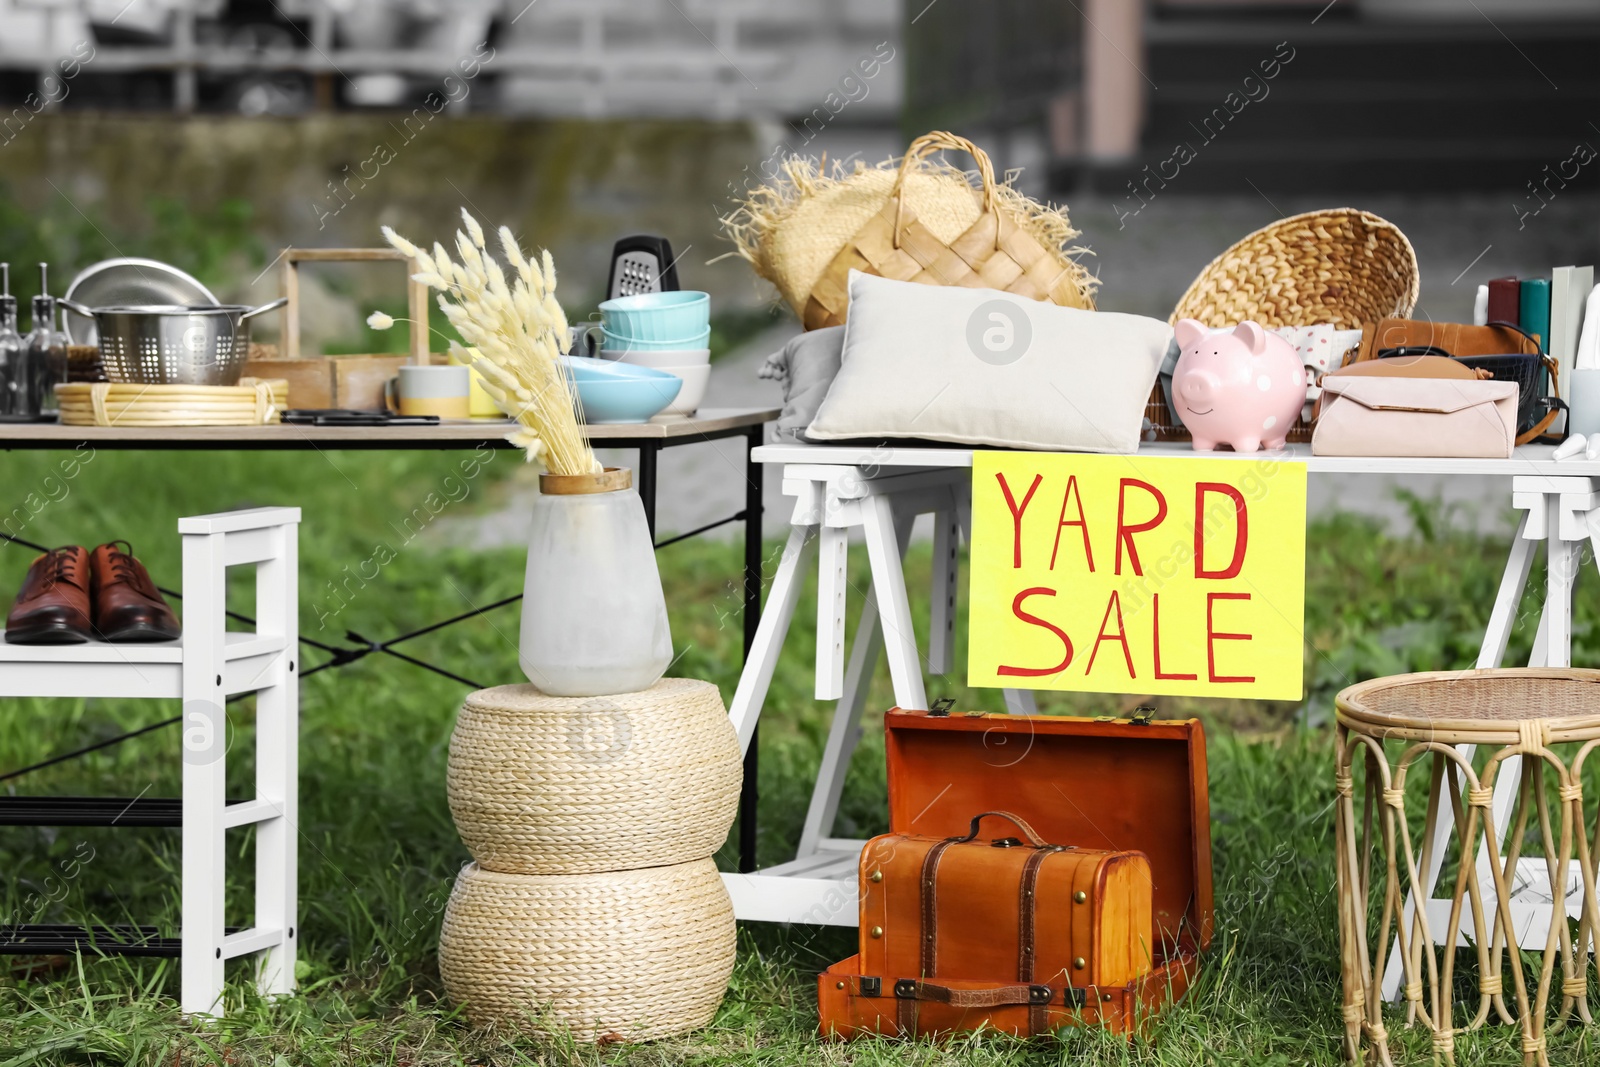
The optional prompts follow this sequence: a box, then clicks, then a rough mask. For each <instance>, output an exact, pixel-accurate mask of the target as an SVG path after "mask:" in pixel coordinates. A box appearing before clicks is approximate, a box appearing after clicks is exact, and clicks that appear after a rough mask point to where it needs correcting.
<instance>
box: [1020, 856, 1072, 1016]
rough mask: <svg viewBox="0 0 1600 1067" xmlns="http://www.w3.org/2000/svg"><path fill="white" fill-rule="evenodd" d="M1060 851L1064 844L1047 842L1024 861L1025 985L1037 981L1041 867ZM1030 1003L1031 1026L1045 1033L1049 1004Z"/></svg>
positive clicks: (1022, 932)
mask: <svg viewBox="0 0 1600 1067" xmlns="http://www.w3.org/2000/svg"><path fill="white" fill-rule="evenodd" d="M1060 851H1061V846H1060V845H1046V846H1045V847H1044V848H1041V849H1037V850H1036V851H1035V852H1034V853H1033V854H1032V855H1031V856H1029V857H1028V858H1027V859H1026V860H1025V861H1024V862H1023V864H1022V885H1021V889H1020V891H1019V894H1018V897H1019V899H1018V901H1017V911H1018V915H1019V922H1018V924H1017V981H1019V982H1022V983H1024V986H1025V987H1026V986H1031V985H1032V984H1033V960H1034V954H1035V944H1034V937H1035V932H1036V926H1037V917H1038V908H1037V905H1036V903H1035V902H1036V900H1037V899H1038V894H1037V893H1036V892H1035V890H1037V889H1038V887H1039V868H1040V867H1042V866H1044V860H1045V857H1046V856H1048V855H1050V853H1052V852H1060ZM1028 1003H1029V1004H1030V1005H1032V1006H1031V1007H1030V1008H1029V1009H1028V1029H1029V1030H1030V1031H1031V1032H1033V1033H1035V1034H1039V1033H1043V1032H1044V1030H1045V1028H1046V1018H1045V1006H1044V1005H1043V1004H1039V1003H1035V1002H1033V1001H1029V1002H1028Z"/></svg>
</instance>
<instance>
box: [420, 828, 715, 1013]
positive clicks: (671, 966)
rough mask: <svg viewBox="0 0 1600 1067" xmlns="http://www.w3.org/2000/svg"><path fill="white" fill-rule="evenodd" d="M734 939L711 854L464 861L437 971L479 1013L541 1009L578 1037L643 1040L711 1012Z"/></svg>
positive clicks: (449, 990) (441, 939)
mask: <svg viewBox="0 0 1600 1067" xmlns="http://www.w3.org/2000/svg"><path fill="white" fill-rule="evenodd" d="M735 941H736V933H735V927H734V921H733V905H732V903H731V902H730V901H729V900H728V891H727V890H726V889H725V888H724V887H723V884H722V877H721V875H719V874H718V873H717V868H716V864H714V863H712V862H711V860H709V859H701V860H696V861H694V862H693V863H682V864H677V865H674V866H670V867H651V868H648V869H645V870H637V871H623V872H620V873H616V874H582V875H545V876H536V875H524V874H499V873H496V872H493V871H485V870H483V869H482V868H481V867H479V866H478V865H477V864H470V865H468V866H467V867H465V868H464V869H463V870H462V872H461V875H460V877H459V878H457V879H456V886H455V890H454V892H452V893H451V895H450V903H449V905H448V906H447V907H446V909H445V913H444V924H443V927H442V928H441V930H440V933H439V973H440V975H441V977H442V978H443V979H444V987H445V991H446V992H447V993H448V994H449V995H450V996H451V997H452V998H453V999H455V1000H457V1001H460V1002H462V1003H464V1004H465V1005H466V1009H467V1014H468V1016H469V1017H470V1018H471V1019H472V1021H473V1022H474V1023H478V1024H482V1023H486V1022H490V1021H493V1020H507V1021H512V1020H522V1019H530V1018H533V1019H537V1018H538V1017H540V1016H542V1015H543V1014H544V1013H545V1012H547V1011H548V1013H549V1015H550V1016H551V1017H553V1018H554V1019H555V1020H556V1021H558V1022H559V1023H561V1024H564V1025H566V1026H569V1027H570V1028H571V1029H572V1031H573V1035H574V1036H575V1037H577V1038H578V1039H579V1040H582V1041H595V1040H600V1039H621V1040H625V1041H648V1040H652V1039H655V1038H662V1037H670V1036H672V1035H674V1034H681V1033H684V1032H686V1031H689V1030H694V1029H697V1028H699V1027H702V1026H704V1025H706V1024H707V1023H709V1022H710V1021H711V1019H712V1017H713V1016H714V1015H715V1014H716V1012H717V1006H718V1005H719V1004H721V1003H722V996H723V993H724V991H725V990H726V989H727V985H728V977H729V975H731V974H732V973H733V962H734V948H735Z"/></svg>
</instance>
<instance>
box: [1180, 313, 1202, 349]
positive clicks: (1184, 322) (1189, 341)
mask: <svg viewBox="0 0 1600 1067" xmlns="http://www.w3.org/2000/svg"><path fill="white" fill-rule="evenodd" d="M1173 332H1174V333H1175V334H1177V337H1178V350H1179V351H1181V352H1187V351H1189V346H1190V345H1193V344H1194V343H1195V342H1196V341H1198V340H1200V338H1202V337H1204V336H1205V335H1206V333H1207V330H1206V328H1205V327H1204V326H1203V325H1201V323H1200V320H1199V319H1179V320H1178V325H1177V326H1176V327H1174V328H1173Z"/></svg>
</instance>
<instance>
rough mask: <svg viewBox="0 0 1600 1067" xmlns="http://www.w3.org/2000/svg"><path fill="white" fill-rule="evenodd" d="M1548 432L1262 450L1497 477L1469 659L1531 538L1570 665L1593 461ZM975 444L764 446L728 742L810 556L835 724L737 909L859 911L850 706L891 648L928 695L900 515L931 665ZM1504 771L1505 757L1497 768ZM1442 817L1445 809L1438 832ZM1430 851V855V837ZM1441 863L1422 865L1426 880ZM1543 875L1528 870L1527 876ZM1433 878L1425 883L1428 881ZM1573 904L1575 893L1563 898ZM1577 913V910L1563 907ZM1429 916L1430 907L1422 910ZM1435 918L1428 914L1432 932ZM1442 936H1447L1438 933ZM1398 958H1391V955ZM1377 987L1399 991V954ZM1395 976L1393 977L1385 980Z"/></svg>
mask: <svg viewBox="0 0 1600 1067" xmlns="http://www.w3.org/2000/svg"><path fill="white" fill-rule="evenodd" d="M1553 451H1554V449H1553V448H1552V447H1551V446H1548V445H1525V446H1522V447H1520V448H1518V449H1517V450H1516V452H1515V454H1514V455H1513V456H1512V457H1511V458H1510V459H1498V460H1468V459H1400V458H1358V457H1326V456H1312V455H1311V454H1310V449H1309V448H1308V447H1307V446H1305V445H1291V446H1290V447H1289V448H1287V449H1285V450H1283V451H1282V452H1279V453H1274V454H1272V455H1271V457H1270V458H1271V459H1278V460H1291V461H1295V462H1302V463H1305V464H1306V467H1307V469H1308V471H1309V473H1311V474H1370V475H1390V476H1405V475H1440V474H1442V475H1456V476H1460V477H1464V478H1501V479H1504V480H1505V481H1506V483H1507V490H1508V491H1509V493H1510V495H1511V501H1510V502H1511V504H1512V505H1513V506H1514V507H1516V508H1517V509H1519V510H1521V511H1522V513H1523V514H1522V518H1521V521H1520V523H1519V525H1518V528H1517V534H1516V538H1515V539H1514V540H1513V542H1512V547H1511V552H1510V555H1509V558H1508V560H1507V562H1506V568H1505V573H1504V575H1503V577H1502V579H1501V583H1500V588H1499V593H1498V596H1497V597H1496V601H1495V605H1494V608H1493V611H1492V613H1491V616H1490V619H1489V625H1488V628H1487V632H1486V633H1485V635H1484V640H1483V646H1482V649H1481V651H1480V653H1479V656H1478V660H1477V663H1476V666H1478V667H1493V666H1499V665H1500V663H1501V660H1502V659H1503V658H1504V656H1505V651H1506V645H1507V641H1508V639H1509V637H1510V635H1511V630H1512V626H1513V624H1514V623H1515V621H1516V612H1517V607H1518V604H1519V603H1520V601H1521V598H1522V593H1523V590H1524V588H1525V586H1526V584H1527V580H1528V577H1529V574H1530V571H1531V569H1532V564H1533V558H1534V555H1535V550H1536V548H1537V547H1538V542H1540V541H1545V542H1547V547H1546V559H1547V566H1546V574H1545V581H1546V589H1547V593H1546V598H1545V603H1544V608H1543V610H1542V612H1541V616H1540V620H1539V628H1538V632H1537V635H1536V638H1535V642H1534V648H1533V654H1532V657H1531V660H1530V665H1535V666H1567V665H1569V664H1570V660H1571V619H1572V611H1571V597H1572V587H1573V582H1574V580H1575V578H1576V576H1577V563H1578V558H1579V553H1580V552H1581V549H1582V543H1583V542H1584V541H1585V540H1591V541H1593V543H1594V544H1595V545H1596V550H1597V555H1600V462H1594V461H1589V460H1585V459H1583V458H1581V457H1580V458H1577V459H1571V460H1564V461H1561V462H1559V463H1557V462H1556V461H1555V460H1553V459H1552V458H1551V454H1552V452H1553ZM1197 455H1201V456H1205V457H1208V458H1218V459H1229V460H1233V461H1236V462H1240V463H1254V462H1261V461H1262V460H1263V459H1267V458H1269V457H1268V454H1266V453H1259V452H1258V453H1251V454H1243V455H1240V454H1237V453H1233V452H1211V453H1196V452H1194V451H1193V450H1192V449H1191V448H1190V447H1189V446H1188V445H1187V444H1150V445H1145V446H1144V447H1142V448H1141V449H1140V451H1139V452H1138V453H1136V454H1133V455H1129V456H1126V457H1125V459H1126V460H1127V462H1128V463H1129V465H1130V470H1136V469H1137V466H1138V464H1139V462H1140V461H1141V459H1144V458H1146V457H1154V456H1160V457H1185V456H1188V457H1194V456H1197ZM972 456H973V451H972V450H971V449H966V448H939V447H927V446H901V445H888V444H880V445H877V446H819V445H802V444H774V445H765V446H763V447H761V448H759V449H757V450H756V451H755V452H754V454H753V458H754V459H755V460H756V461H757V462H760V463H770V464H776V465H779V466H781V467H782V472H783V489H784V493H785V495H787V496H791V497H794V498H795V504H794V511H793V514H792V516H791V518H790V532H789V538H788V543H787V544H786V546H785V548H784V551H783V556H782V558H781V560H780V562H779V566H778V569H777V573H776V574H775V576H774V578H773V583H772V590H771V593H770V594H769V597H768V602H767V606H766V609H765V611H764V612H763V614H762V616H761V622H760V626H759V627H758V629H757V632H756V638H755V644H754V646H753V647H752V649H751V652H750V656H749V658H748V659H747V660H746V663H745V668H744V672H743V674H742V675H741V676H740V679H739V686H738V689H737V691H736V692H735V694H734V698H733V704H732V707H731V709H730V712H729V713H730V715H731V717H732V719H733V723H734V726H735V728H736V729H737V730H738V733H739V740H740V744H741V745H744V746H748V745H749V743H750V739H751V737H752V736H753V734H754V731H755V726H756V722H757V720H758V719H759V718H760V716H761V711H762V707H763V705H764V703H765V701H766V697H767V690H768V687H769V686H770V684H771V681H772V675H773V671H774V669H775V668H776V666H777V662H778V657H779V655H780V654H781V653H782V651H783V645H784V640H785V638H786V636H787V634H788V630H789V624H790V621H791V620H792V619H793V617H794V611H795V607H796V604H797V603H798V600H799V596H800V588H801V585H802V583H803V575H804V570H805V567H806V566H807V565H808V561H809V560H810V559H811V557H812V556H813V555H817V556H818V557H819V573H818V589H817V594H818V611H817V628H818V633H817V642H816V649H817V652H816V697H817V699H819V700H836V701H837V702H838V703H837V706H836V709H835V712H834V717H833V723H832V726H831V728H830V730H829V733H828V739H827V742H826V746H825V748H824V750H823V756H822V764H821V767H820V769H819V772H818V776H817V782H816V785H815V787H814V789H813V792H812V796H811V803H810V806H809V809H808V811H807V813H806V819H805V823H804V826H803V829H802V831H801V836H800V844H799V847H798V849H797V851H796V855H795V858H794V859H793V860H790V861H788V862H785V863H781V864H778V865H777V866H774V867H769V868H766V869H764V870H758V871H756V872H754V873H751V874H725V875H724V876H723V878H724V881H725V882H726V883H727V886H728V890H729V892H730V894H731V895H732V897H733V903H734V913H735V914H736V915H737V916H738V917H739V918H740V919H750V920H765V921H772V922H803V923H814V924H823V925H834V926H854V925H856V915H857V906H858V898H857V894H856V864H857V859H858V857H859V855H860V851H861V847H862V845H863V843H864V842H862V841H859V840H850V839H843V838H836V837H834V836H832V829H833V823H834V817H835V815H836V813H837V811H838V806H839V795H840V792H841V790H842V788H843V784H844V778H845V771H846V769H847V768H848V766H849V763H850V757H851V755H852V754H853V753H854V751H855V748H856V745H857V743H858V741H859V740H860V737H861V725H860V723H861V714H862V711H863V708H864V704H865V700H866V694H867V690H868V682H869V681H870V678H871V675H872V672H873V670H874V669H876V666H877V662H878V659H879V657H880V654H881V653H883V652H885V651H887V653H888V661H889V674H890V678H891V679H892V681H893V685H894V695H895V702H896V703H897V704H899V705H900V706H902V707H908V708H926V707H927V706H928V702H927V695H926V688H925V686H924V682H923V674H922V670H923V662H924V660H923V657H922V656H921V654H920V653H919V650H918V648H917V643H916V637H915V634H914V632H913V630H912V622H911V608H910V603H909V600H908V598H907V596H906V586H905V575H904V572H903V570H902V567H901V560H902V558H903V556H904V554H905V550H906V546H907V544H908V542H909V540H910V535H911V527H912V523H913V522H914V521H915V519H916V517H917V516H918V515H921V514H929V513H931V514H932V515H933V516H934V545H933V548H934V567H933V590H932V619H931V620H930V621H931V625H930V628H929V632H930V633H931V635H932V639H931V641H930V645H929V648H928V650H927V655H926V660H925V662H926V667H927V670H928V673H930V674H935V675H939V674H944V673H946V672H947V671H948V670H949V669H950V667H951V665H952V664H951V650H952V646H953V636H954V632H955V619H956V611H957V608H956V598H955V594H956V585H957V583H956V567H957V560H958V549H959V544H960V539H961V537H962V536H964V535H967V534H969V533H970V502H971V469H970V468H971V466H972ZM854 528H859V529H860V530H861V532H862V537H863V539H864V540H865V542H866V546H867V555H868V558H869V560H870V562H871V574H872V583H871V587H870V589H869V590H867V591H865V592H864V593H863V595H864V597H865V603H864V604H863V605H862V611H861V619H860V622H859V624H858V626H857V628H856V634H855V637H854V641H853V644H852V647H851V649H850V652H849V655H848V656H846V654H845V647H844V646H845V609H846V606H847V601H848V598H849V589H848V581H847V577H846V569H845V567H846V555H847V551H848V548H847V546H848V538H849V533H850V530H851V529H854ZM1006 707H1007V710H1008V711H1011V712H1012V713H1013V714H1016V713H1026V712H1029V711H1031V710H1032V709H1033V699H1032V693H1031V692H1029V691H1026V690H1017V691H1007V693H1006ZM1507 771H1513V767H1511V766H1508V767H1507ZM1516 783H1517V775H1516V774H1515V773H1505V774H1502V775H1501V776H1500V783H1499V790H1500V794H1501V795H1497V798H1496V802H1495V809H1494V811H1495V815H1496V823H1497V827H1498V829H1499V832H1500V833H1501V834H1502V835H1503V834H1504V829H1505V821H1506V819H1507V817H1508V815H1509V812H1510V806H1511V799H1512V797H1513V796H1514V793H1515V790H1516ZM1449 830H1450V827H1449V824H1448V823H1447V822H1446V821H1444V820H1441V821H1440V828H1439V832H1440V833H1441V834H1445V835H1447V834H1448V833H1449ZM1435 857H1436V858H1442V851H1441V850H1438V849H1436V850H1435ZM1437 873H1438V872H1437V870H1433V871H1430V872H1428V876H1427V883H1428V885H1429V886H1430V887H1431V886H1432V884H1433V881H1434V880H1435V878H1436V876H1437ZM1533 873H1534V872H1530V879H1529V880H1526V881H1525V884H1524V886H1523V892H1522V893H1521V894H1519V896H1520V899H1514V901H1513V905H1514V907H1516V908H1518V909H1519V910H1518V912H1517V913H1516V914H1515V915H1514V916H1513V923H1514V925H1515V927H1516V929H1517V932H1518V940H1519V941H1523V942H1525V943H1530V944H1537V945H1538V946H1541V947H1542V946H1543V944H1544V936H1545V933H1544V932H1545V930H1547V929H1548V926H1547V925H1546V924H1548V922H1549V917H1550V915H1551V914H1552V913H1553V911H1554V901H1553V899H1552V897H1553V895H1554V894H1553V892H1552V889H1551V887H1550V886H1549V885H1548V878H1544V879H1543V880H1542V882H1540V880H1539V879H1537V878H1532V877H1531V876H1532V874H1533ZM1535 883H1539V884H1535ZM1430 892H1431V888H1430ZM1567 905H1568V908H1569V909H1576V908H1577V906H1578V900H1576V899H1569V900H1568V901H1567ZM1572 914H1574V915H1575V914H1576V911H1575V910H1574V911H1572ZM1430 917H1431V913H1430ZM1445 925H1446V924H1445V921H1444V920H1443V919H1441V920H1439V921H1438V922H1437V923H1430V926H1431V928H1432V929H1434V930H1443V929H1444V926H1445ZM1441 936H1448V935H1441ZM1396 959H1397V957H1396ZM1391 969H1392V970H1394V971H1395V973H1394V975H1393V976H1392V977H1393V981H1392V982H1390V981H1386V982H1385V987H1386V989H1385V992H1386V994H1387V995H1389V996H1391V997H1392V996H1393V995H1394V994H1395V992H1396V991H1397V989H1398V982H1399V971H1398V968H1397V967H1396V968H1391ZM1391 985H1392V986H1393V987H1394V988H1389V987H1390V986H1391Z"/></svg>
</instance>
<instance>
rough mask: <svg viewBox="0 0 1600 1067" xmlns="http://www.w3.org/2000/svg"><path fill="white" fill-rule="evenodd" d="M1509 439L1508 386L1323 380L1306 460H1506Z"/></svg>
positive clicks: (1513, 427)
mask: <svg viewBox="0 0 1600 1067" xmlns="http://www.w3.org/2000/svg"><path fill="white" fill-rule="evenodd" d="M1516 436H1517V384H1516V383H1515V382H1499V381H1464V380H1462V379H1459V378H1395V377H1388V376H1378V375H1373V376H1365V375H1350V376H1346V375H1339V374H1330V375H1328V376H1326V377H1325V378H1323V379H1322V413H1321V415H1320V416H1319V417H1318V419H1317V426H1316V429H1315V430H1314V431H1313V432H1312V435H1311V453H1312V455H1316V456H1441V457H1449V458H1456V459H1508V458H1510V456H1511V449H1512V447H1513V446H1514V445H1515V443H1516Z"/></svg>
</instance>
